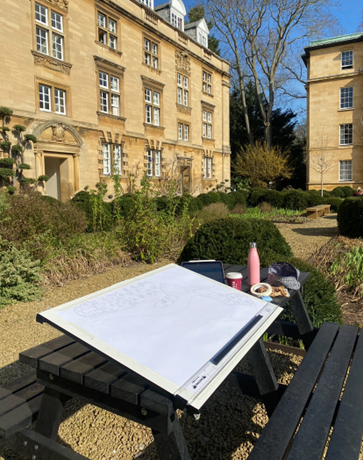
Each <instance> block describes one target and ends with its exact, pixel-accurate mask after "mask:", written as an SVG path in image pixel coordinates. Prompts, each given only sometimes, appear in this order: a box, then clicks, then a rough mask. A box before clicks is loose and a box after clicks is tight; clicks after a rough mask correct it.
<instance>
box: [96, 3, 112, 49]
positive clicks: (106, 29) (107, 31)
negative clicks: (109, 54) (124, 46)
mask: <svg viewBox="0 0 363 460" xmlns="http://www.w3.org/2000/svg"><path fill="white" fill-rule="evenodd" d="M97 17H98V41H99V42H100V43H102V44H103V45H106V46H109V47H110V48H112V49H113V50H116V49H117V21H116V20H115V19H112V18H110V17H109V16H107V15H106V14H103V13H101V12H100V11H98V12H97Z"/></svg>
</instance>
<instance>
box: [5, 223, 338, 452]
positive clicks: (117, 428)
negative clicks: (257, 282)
mask: <svg viewBox="0 0 363 460" xmlns="http://www.w3.org/2000/svg"><path fill="white" fill-rule="evenodd" d="M277 226H278V227H279V229H280V231H281V233H282V234H283V235H284V237H285V238H286V240H287V241H288V242H289V244H290V245H291V246H292V248H293V251H294V254H295V255H296V256H298V257H302V258H304V259H307V258H308V257H309V256H310V255H311V254H312V253H313V252H314V251H315V250H316V247H317V246H322V245H324V244H326V243H327V241H328V240H329V239H330V238H332V237H333V236H334V234H335V233H336V220H335V217H333V216H332V215H331V216H326V217H324V218H321V219H318V220H316V221H311V222H307V223H304V224H277ZM322 229H323V230H322ZM169 262H170V261H166V260H165V261H162V262H160V263H158V264H154V265H143V264H133V265H130V266H129V267H116V268H113V269H110V270H108V271H107V272H105V273H102V274H98V275H95V276H91V277H89V278H88V279H82V280H78V281H74V282H72V283H70V284H68V285H66V286H64V287H60V288H53V289H51V290H49V291H48V292H47V293H46V295H45V297H44V299H43V300H42V301H40V302H30V303H21V304H16V305H13V306H8V307H5V308H3V309H2V310H0V336H1V348H0V385H4V384H6V383H8V382H10V381H11V380H13V379H14V378H16V377H18V376H19V375H22V374H24V373H27V372H28V371H29V370H30V368H28V366H25V365H22V364H20V363H19V362H18V361H17V359H18V354H19V352H20V351H22V350H26V349H28V348H30V347H33V346H35V345H38V344H40V343H43V342H45V341H47V340H50V339H52V338H54V337H57V336H58V335H59V333H58V331H56V330H55V329H54V328H52V327H50V326H48V325H46V324H44V325H40V324H38V323H36V321H35V316H36V313H38V312H41V311H43V310H46V309H48V308H52V307H54V306H57V305H60V304H63V303H65V302H68V301H71V300H73V299H76V298H79V297H82V296H84V295H87V294H90V293H92V292H95V291H98V290H100V289H103V288H105V287H108V286H111V285H112V284H115V283H117V282H120V281H123V280H125V279H128V278H132V277H134V276H137V275H140V274H142V273H145V272H147V271H149V270H153V269H155V268H158V267H161V266H163V265H165V264H167V263H169ZM269 354H270V358H271V361H272V364H273V367H274V369H275V372H276V375H277V377H278V379H279V382H280V383H285V384H286V383H288V382H289V381H290V380H291V378H292V376H293V374H294V372H295V371H296V369H297V367H298V365H299V364H300V362H301V358H300V357H297V356H295V355H286V354H283V353H280V352H269ZM242 367H243V370H244V372H248V362H244V363H243V364H242ZM178 415H179V417H180V420H181V424H182V427H183V431H184V434H185V438H186V441H187V444H188V448H189V450H190V455H191V457H192V458H193V459H195V460H205V459H220V460H227V459H233V460H244V459H247V457H248V454H249V452H250V451H251V449H252V447H253V445H254V443H255V442H256V440H257V438H258V437H259V435H260V433H261V432H262V429H263V427H264V426H265V424H266V422H267V421H268V417H267V413H266V411H265V408H264V406H263V405H262V404H260V403H259V401H258V400H256V399H253V398H250V397H248V396H243V395H241V394H240V392H239V390H238V388H236V387H234V386H233V383H231V382H229V383H226V384H224V385H222V386H221V387H220V388H219V389H218V390H217V392H216V393H215V394H214V396H213V397H212V398H211V399H210V400H209V401H208V403H207V404H206V408H205V410H204V411H203V413H202V416H201V418H200V420H199V421H196V420H194V418H192V417H189V416H187V415H185V414H184V413H181V412H179V414H178ZM64 418H65V420H64V421H63V422H62V424H61V427H60V431H59V442H60V443H62V444H64V445H68V446H71V448H72V449H74V450H75V451H76V452H78V453H80V454H82V455H84V456H86V457H89V458H90V459H91V460H133V459H136V458H139V459H141V460H158V456H157V453H156V449H155V446H154V443H153V438H152V434H151V430H149V429H148V428H145V427H143V426H141V425H138V424H136V423H134V422H131V421H128V420H126V419H124V418H122V417H120V416H116V415H113V414H111V413H108V412H107V411H104V410H102V409H99V408H97V407H95V406H92V405H82V404H81V403H79V402H78V401H70V402H69V403H68V405H67V409H66V413H65V417H64ZM0 460H20V457H18V456H16V455H15V454H13V453H12V452H11V451H9V450H7V449H6V447H5V446H2V445H0Z"/></svg>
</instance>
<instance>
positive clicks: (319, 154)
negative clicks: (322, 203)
mask: <svg viewBox="0 0 363 460" xmlns="http://www.w3.org/2000/svg"><path fill="white" fill-rule="evenodd" d="M328 145H329V137H328V136H326V135H325V134H324V129H322V130H320V131H318V133H317V135H316V137H315V144H314V151H313V152H311V151H310V152H309V165H310V166H311V167H312V168H313V169H314V170H315V171H317V172H318V173H319V174H320V184H321V196H323V191H324V174H325V173H326V172H328V171H329V170H330V169H331V168H333V166H334V157H333V155H332V154H331V153H329V151H328Z"/></svg>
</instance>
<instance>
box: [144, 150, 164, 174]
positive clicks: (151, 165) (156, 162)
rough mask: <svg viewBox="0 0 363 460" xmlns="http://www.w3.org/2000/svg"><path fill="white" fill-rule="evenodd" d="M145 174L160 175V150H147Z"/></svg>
mask: <svg viewBox="0 0 363 460" xmlns="http://www.w3.org/2000/svg"><path fill="white" fill-rule="evenodd" d="M147 175H148V176H149V177H153V176H155V177H160V175H161V152H160V150H151V149H149V150H148V151H147Z"/></svg>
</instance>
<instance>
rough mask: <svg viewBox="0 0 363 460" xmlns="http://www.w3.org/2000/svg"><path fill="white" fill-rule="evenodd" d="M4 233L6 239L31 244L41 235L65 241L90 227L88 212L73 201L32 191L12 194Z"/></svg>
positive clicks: (4, 214)
mask: <svg viewBox="0 0 363 460" xmlns="http://www.w3.org/2000/svg"><path fill="white" fill-rule="evenodd" d="M1 217H2V221H1V222H0V236H2V237H3V238H4V239H5V240H8V241H12V242H14V243H15V244H16V245H17V246H18V247H19V244H22V243H26V244H27V245H28V246H29V245H31V243H32V241H31V240H32V239H33V238H34V237H36V236H37V235H42V234H43V233H47V234H48V236H49V238H56V239H59V240H65V239H67V238H70V237H72V236H73V235H74V234H75V233H80V232H82V231H84V229H85V228H86V225H87V224H86V219H85V215H84V212H82V211H81V210H79V209H77V208H76V207H75V206H73V205H72V204H71V203H70V202H68V203H61V202H60V201H56V202H54V201H53V200H51V199H49V197H48V198H45V197H43V196H42V195H41V194H40V193H37V192H31V193H28V194H19V195H13V196H9V197H8V207H7V209H5V210H4V211H3V212H2V216H1Z"/></svg>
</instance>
